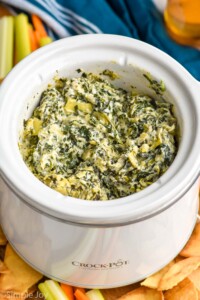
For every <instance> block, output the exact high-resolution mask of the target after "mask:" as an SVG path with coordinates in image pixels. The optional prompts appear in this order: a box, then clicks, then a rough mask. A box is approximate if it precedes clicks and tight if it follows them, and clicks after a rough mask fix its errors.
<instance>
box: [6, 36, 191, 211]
mask: <svg viewBox="0 0 200 300" xmlns="http://www.w3.org/2000/svg"><path fill="white" fill-rule="evenodd" d="M97 36H98V38H97ZM100 36H103V42H105V35H100ZM79 37H80V36H79ZM79 37H72V38H71V39H77V38H79ZM107 37H108V42H109V43H111V42H112V41H111V40H112V39H114V40H115V41H116V36H110V35H107ZM82 38H86V40H87V39H88V38H89V39H90V38H91V35H87V36H83V37H82ZM94 38H97V40H98V39H99V35H94V36H93V35H92V39H94ZM119 38H120V39H123V40H126V41H127V42H128V43H129V42H131V43H133V39H130V38H126V37H121V36H120V37H119V36H117V39H119ZM67 39H68V41H69V38H67ZM62 42H63V40H61V41H57V42H55V43H62ZM134 42H135V44H134V45H135V46H136V45H139V46H140V45H141V43H142V44H143V45H145V47H147V49H150V50H151V51H152V50H153V51H154V52H155V51H158V53H160V55H161V54H162V56H163V55H166V54H164V53H163V52H162V51H160V50H158V49H156V48H154V47H153V46H150V45H147V44H145V43H143V42H141V41H137V40H136V41H134ZM55 43H54V45H53V44H52V45H49V47H53V46H55ZM118 43H119V41H118ZM132 46H133V45H132ZM47 47H48V46H47ZM39 51H40V50H38V53H33V55H35V57H36V58H37V56H38V55H39ZM41 51H43V52H44V51H45V49H41ZM166 57H168V59H170V60H171V61H173V62H174V63H175V65H176V66H174V69H175V68H177V66H178V68H179V69H180V68H181V69H182V70H184V73H185V75H186V77H187V78H185V82H186V80H187V79H188V80H191V79H192V78H191V75H190V74H189V73H188V72H187V71H186V70H185V69H184V68H183V67H182V66H181V65H179V64H178V63H177V62H176V61H174V60H173V59H172V58H171V57H169V56H168V55H166ZM32 58H33V56H32ZM28 59H30V57H27V58H26V59H25V60H24V61H22V62H21V67H22V66H23V64H25V63H26V60H28ZM17 67H20V64H19V66H17ZM17 67H16V68H17ZM11 75H12V72H11V74H9V75H8V78H7V79H6V80H5V84H6V82H7V81H8V80H9V78H10V76H11ZM80 201H81V202H82V201H83V200H80ZM114 201H116V200H114ZM117 201H119V200H117ZM84 202H85V203H87V202H88V201H84ZM109 202H110V201H109ZM90 204H91V203H90ZM104 204H105V205H107V203H105V202H103V203H102V205H104ZM118 205H120V204H119V203H118Z"/></svg>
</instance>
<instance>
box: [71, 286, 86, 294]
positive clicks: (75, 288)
mask: <svg viewBox="0 0 200 300" xmlns="http://www.w3.org/2000/svg"><path fill="white" fill-rule="evenodd" d="M77 289H79V290H80V291H82V292H83V293H84V294H85V289H84V288H81V287H74V292H76V290H77Z"/></svg>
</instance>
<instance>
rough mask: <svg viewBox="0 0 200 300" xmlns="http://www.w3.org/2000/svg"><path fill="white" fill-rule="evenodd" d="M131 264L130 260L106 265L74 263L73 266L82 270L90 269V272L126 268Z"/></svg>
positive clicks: (120, 260)
mask: <svg viewBox="0 0 200 300" xmlns="http://www.w3.org/2000/svg"><path fill="white" fill-rule="evenodd" d="M128 264H129V261H128V260H122V259H119V260H117V261H115V262H109V263H106V264H98V263H97V264H91V263H83V262H79V261H72V265H73V266H75V267H78V268H81V269H87V270H88V269H89V270H109V269H117V268H122V267H125V266H127V265H128Z"/></svg>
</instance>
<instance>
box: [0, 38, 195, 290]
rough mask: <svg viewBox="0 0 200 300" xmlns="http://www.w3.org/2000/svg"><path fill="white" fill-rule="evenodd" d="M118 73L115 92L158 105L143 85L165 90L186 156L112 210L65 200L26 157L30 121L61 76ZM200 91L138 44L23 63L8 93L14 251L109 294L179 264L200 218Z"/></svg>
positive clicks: (6, 146) (5, 144) (1, 106)
mask: <svg viewBox="0 0 200 300" xmlns="http://www.w3.org/2000/svg"><path fill="white" fill-rule="evenodd" d="M78 68H82V69H84V70H85V71H92V72H100V71H102V70H104V69H110V70H113V71H115V72H117V73H118V74H119V75H120V78H119V79H117V80H115V82H114V84H115V85H116V86H121V87H123V88H125V89H129V88H130V86H131V85H132V86H136V87H137V89H138V90H139V91H143V92H144V93H147V94H150V95H152V96H154V97H156V94H155V92H154V91H153V90H152V89H151V88H150V87H149V86H148V81H147V80H146V78H145V77H144V76H143V74H144V73H145V72H147V71H148V72H150V73H151V75H152V76H153V77H154V78H156V79H157V80H161V79H162V80H163V81H164V82H165V85H166V91H165V92H164V97H165V98H166V99H167V100H168V101H170V102H171V103H173V104H174V106H175V114H176V116H177V119H178V123H179V126H180V135H181V138H180V145H179V150H178V154H177V156H176V158H175V160H174V162H173V163H172V165H171V166H170V168H169V169H168V170H167V172H166V173H165V174H164V175H163V176H161V178H160V179H159V180H158V181H157V182H155V183H154V184H152V185H151V186H149V187H148V188H146V189H144V190H143V191H141V192H138V193H136V194H134V195H130V196H128V197H124V198H121V199H117V200H111V201H102V202H101V201H93V202H92V201H86V200H80V199H75V198H71V197H67V196H63V195H61V194H60V193H58V192H56V191H54V190H52V189H50V188H48V187H47V186H45V185H44V184H43V183H42V182H40V181H39V180H38V179H37V178H36V177H35V176H34V175H33V174H32V173H31V172H30V171H29V169H28V168H27V166H26V165H25V163H24V162H23V160H22V157H21V154H20V152H19V149H18V137H19V132H20V130H21V128H22V124H23V120H24V119H27V118H28V117H29V116H30V115H31V112H32V111H33V109H34V108H35V106H36V105H37V103H38V101H39V97H40V94H41V92H42V90H43V89H44V88H45V87H46V85H47V83H49V82H50V81H51V80H52V78H53V77H54V75H55V74H56V71H58V75H59V76H63V75H65V76H77V73H76V69H78ZM199 90H200V84H199V83H198V82H197V81H196V80H195V79H194V78H193V77H192V76H191V75H190V74H189V73H188V72H187V71H186V70H185V69H184V68H183V67H182V66H181V65H180V64H178V63H177V62H176V61H175V60H173V59H172V58H171V57H169V56H168V55H166V54H164V53H163V52H161V51H160V50H158V49H156V48H154V47H152V46H150V45H147V44H145V43H143V42H140V41H137V40H133V39H131V38H126V37H121V36H114V35H84V36H76V37H70V38H66V39H63V40H59V41H57V42H55V43H52V44H51V45H48V46H46V47H44V48H41V49H39V50H38V51H35V52H34V53H33V54H31V55H30V56H28V57H27V58H26V59H24V60H23V61H22V62H20V63H19V64H18V65H17V66H16V67H15V68H14V69H13V70H12V71H11V72H10V74H9V75H8V76H7V78H6V79H5V81H4V82H3V84H2V86H1V88H0V130H1V131H0V172H1V175H2V178H3V180H4V183H5V187H4V193H3V194H2V195H1V196H0V197H1V199H0V200H1V201H0V220H1V224H2V227H3V230H4V232H5V234H6V236H7V238H8V240H9V242H10V243H11V245H12V246H13V247H14V249H15V250H16V251H17V252H18V253H19V255H20V256H21V257H22V258H23V259H24V260H25V261H26V262H27V263H28V264H30V265H31V266H32V267H33V268H35V269H37V270H39V271H40V272H42V273H43V274H45V275H46V276H48V277H50V278H54V279H56V280H58V281H61V282H65V283H68V284H72V285H74V286H83V287H88V288H94V287H96V288H109V287H116V286H123V285H127V284H130V283H133V282H136V281H139V280H141V279H143V278H144V277H146V276H147V275H149V274H151V273H153V272H155V271H157V270H158V269H160V268H162V267H163V266H164V265H166V264H167V263H168V262H169V261H170V260H171V259H173V258H174V257H175V256H176V255H177V254H178V252H179V251H180V250H181V248H183V246H184V245H185V243H186V242H187V240H188V238H189V236H190V234H191V232H192V230H193V228H194V225H195V222H196V218H197V211H198V188H199V185H198V176H199V170H200V93H199Z"/></svg>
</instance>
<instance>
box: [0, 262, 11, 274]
mask: <svg viewBox="0 0 200 300" xmlns="http://www.w3.org/2000/svg"><path fill="white" fill-rule="evenodd" d="M8 272H9V269H8V268H7V267H6V266H5V264H4V263H3V262H2V260H1V259H0V274H3V273H8Z"/></svg>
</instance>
